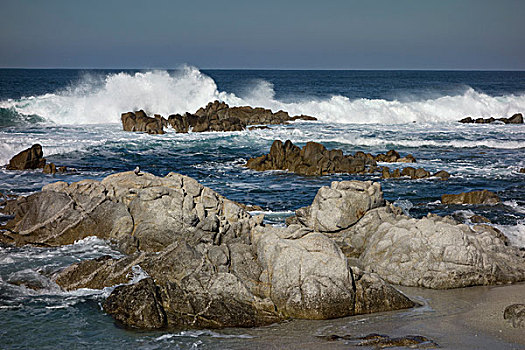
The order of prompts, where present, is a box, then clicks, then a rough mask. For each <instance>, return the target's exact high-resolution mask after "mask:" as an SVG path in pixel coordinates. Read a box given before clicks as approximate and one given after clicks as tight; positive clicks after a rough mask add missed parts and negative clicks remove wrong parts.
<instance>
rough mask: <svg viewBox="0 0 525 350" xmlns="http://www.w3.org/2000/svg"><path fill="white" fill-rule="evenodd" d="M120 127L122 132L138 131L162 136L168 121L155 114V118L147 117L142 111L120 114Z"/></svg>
mask: <svg viewBox="0 0 525 350" xmlns="http://www.w3.org/2000/svg"><path fill="white" fill-rule="evenodd" d="M120 119H121V120H122V127H123V129H124V131H140V132H146V133H148V134H164V127H165V126H168V121H167V120H166V119H165V118H163V117H162V116H160V115H158V114H155V117H154V118H152V117H148V115H147V114H146V112H144V111H143V110H140V111H136V112H128V113H122V115H121V117H120Z"/></svg>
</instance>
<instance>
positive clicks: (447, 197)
mask: <svg viewBox="0 0 525 350" xmlns="http://www.w3.org/2000/svg"><path fill="white" fill-rule="evenodd" d="M441 203H443V204H498V203H501V199H500V198H499V196H498V195H497V194H495V193H494V192H491V191H488V190H482V191H472V192H462V193H459V194H444V195H442V196H441Z"/></svg>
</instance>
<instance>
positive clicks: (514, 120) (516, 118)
mask: <svg viewBox="0 0 525 350" xmlns="http://www.w3.org/2000/svg"><path fill="white" fill-rule="evenodd" d="M459 122H460V123H476V124H490V123H494V122H503V123H505V124H523V115H522V114H521V113H516V114H514V115H513V116H512V117H510V118H492V117H491V118H476V119H473V118H471V117H466V118H463V119H461V120H460V121H459Z"/></svg>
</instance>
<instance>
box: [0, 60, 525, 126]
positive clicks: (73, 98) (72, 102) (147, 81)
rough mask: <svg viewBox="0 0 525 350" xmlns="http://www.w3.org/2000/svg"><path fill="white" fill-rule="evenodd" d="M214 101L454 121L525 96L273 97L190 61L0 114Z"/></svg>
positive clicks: (21, 103) (177, 106)
mask: <svg viewBox="0 0 525 350" xmlns="http://www.w3.org/2000/svg"><path fill="white" fill-rule="evenodd" d="M214 100H221V101H224V102H226V103H228V104H230V105H231V106H240V105H250V106H257V107H265V108H270V109H272V110H273V111H277V110H280V109H282V110H285V111H287V112H289V113H290V114H291V115H298V114H307V115H312V116H315V117H317V118H319V120H320V121H321V122H326V123H357V124H367V123H381V124H402V123H410V122H420V123H432V122H444V121H456V120H458V119H460V118H463V117H465V116H473V117H500V116H510V115H512V114H513V113H517V112H523V111H525V95H512V94H510V95H504V96H489V95H487V94H483V93H480V92H477V91H475V90H474V89H472V88H469V87H467V88H466V89H465V91H464V92H463V93H462V94H459V95H456V96H442V97H438V98H433V99H421V98H420V99H418V100H409V101H399V100H392V101H389V100H384V99H366V98H361V99H354V100H352V99H349V98H348V97H345V96H340V95H334V96H331V97H329V98H325V99H320V98H310V99H308V98H307V99H304V98H303V99H302V100H301V101H295V102H283V101H279V100H277V99H276V98H275V92H274V89H273V85H272V84H271V83H269V82H267V81H259V82H257V83H255V85H254V86H252V88H251V89H250V90H249V91H248V92H246V93H245V94H244V96H236V95H235V94H233V93H229V92H224V91H219V90H218V87H217V84H216V83H215V81H213V79H212V78H210V77H209V76H207V75H205V74H203V73H202V72H200V71H199V70H198V69H197V68H194V67H190V66H186V67H183V68H182V69H181V70H178V71H175V72H172V73H169V72H167V71H150V72H141V73H135V74H129V73H117V74H108V75H106V76H104V77H93V76H89V75H86V77H85V78H84V79H83V80H82V81H81V82H80V83H78V84H76V85H73V86H70V87H68V88H67V89H64V90H62V91H57V92H54V93H49V94H45V95H41V96H31V97H24V98H21V99H18V100H8V101H2V102H0V108H2V110H3V111H4V112H5V111H11V114H10V115H7V116H4V115H1V116H0V123H2V124H0V126H7V125H12V124H19V123H21V122H22V121H23V119H24V118H25V116H33V117H41V118H45V119H46V120H48V121H50V122H53V123H57V124H96V123H119V122H120V114H121V113H122V112H126V111H130V110H138V109H144V110H145V111H146V112H148V113H159V114H161V115H164V116H168V115H169V114H172V113H183V112H195V111H196V110H197V109H198V108H200V107H202V106H204V105H206V104H207V103H208V102H211V101H214ZM2 113H3V112H2ZM6 113H7V112H6ZM17 118H18V119H17Z"/></svg>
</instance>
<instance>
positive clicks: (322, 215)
mask: <svg viewBox="0 0 525 350" xmlns="http://www.w3.org/2000/svg"><path fill="white" fill-rule="evenodd" d="M383 204H384V200H383V192H382V191H381V186H380V185H379V183H377V182H374V183H373V182H372V181H365V182H363V181H341V182H337V181H334V182H332V184H331V185H330V187H327V186H323V187H321V188H320V189H319V191H317V195H316V196H315V198H314V200H313V202H312V204H311V205H310V206H308V207H305V208H301V209H298V210H297V211H296V217H297V220H298V221H299V222H300V223H301V224H303V225H304V226H306V227H309V228H311V229H313V230H316V231H319V232H336V231H341V230H344V229H346V228H348V227H350V226H351V225H353V224H355V223H356V222H357V221H358V220H359V219H360V218H361V217H363V215H365V213H366V212H367V211H368V210H370V209H373V208H377V207H379V206H382V205H383Z"/></svg>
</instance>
